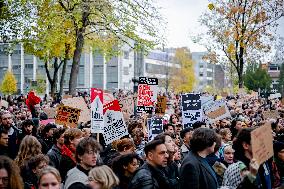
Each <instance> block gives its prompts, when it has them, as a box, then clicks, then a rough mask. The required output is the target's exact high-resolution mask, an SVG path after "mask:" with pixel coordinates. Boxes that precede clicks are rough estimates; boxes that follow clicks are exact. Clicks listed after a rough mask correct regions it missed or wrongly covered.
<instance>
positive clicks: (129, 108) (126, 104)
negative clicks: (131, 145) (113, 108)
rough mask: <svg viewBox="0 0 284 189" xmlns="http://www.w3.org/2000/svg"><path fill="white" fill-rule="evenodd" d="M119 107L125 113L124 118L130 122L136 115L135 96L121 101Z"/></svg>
mask: <svg viewBox="0 0 284 189" xmlns="http://www.w3.org/2000/svg"><path fill="white" fill-rule="evenodd" d="M119 106H120V109H121V111H122V113H123V117H124V118H125V119H126V120H128V119H129V118H130V116H131V115H133V114H134V100H133V96H132V95H130V96H127V97H125V98H122V99H120V100H119Z"/></svg>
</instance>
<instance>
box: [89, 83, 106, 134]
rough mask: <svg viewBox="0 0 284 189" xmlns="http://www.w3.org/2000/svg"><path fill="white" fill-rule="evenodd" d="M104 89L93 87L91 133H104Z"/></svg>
mask: <svg viewBox="0 0 284 189" xmlns="http://www.w3.org/2000/svg"><path fill="white" fill-rule="evenodd" d="M103 131H104V114H103V90H101V89H96V88H92V89H91V133H103Z"/></svg>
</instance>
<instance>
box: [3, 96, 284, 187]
mask: <svg viewBox="0 0 284 189" xmlns="http://www.w3.org/2000/svg"><path fill="white" fill-rule="evenodd" d="M129 94H130V92H124V91H118V92H116V93H114V96H115V97H116V98H120V97H125V96H128V95H129ZM79 95H81V96H83V97H84V99H85V101H86V103H87V104H88V105H89V104H90V103H89V95H88V94H87V93H80V94H79ZM166 96H167V99H168V100H167V109H166V113H165V115H156V116H161V117H163V132H162V133H160V134H159V135H157V136H155V138H154V139H153V140H149V134H148V133H149V132H148V131H147V121H146V120H147V119H145V117H151V116H153V115H145V114H142V115H139V114H138V115H135V116H134V115H132V116H131V118H130V119H129V120H128V121H127V122H126V124H127V128H128V133H129V135H127V136H125V137H123V138H121V139H120V140H116V141H114V142H112V143H111V144H110V145H106V144H105V143H104V140H103V136H102V135H96V134H92V133H91V129H90V126H91V124H90V122H87V123H79V124H78V127H77V128H65V127H61V126H59V125H56V124H55V123H47V124H43V123H44V120H48V117H47V115H46V113H44V112H43V108H44V107H55V106H56V105H57V104H59V103H60V101H61V98H60V97H56V98H54V99H52V100H51V99H49V98H47V96H45V97H44V98H43V99H40V98H39V97H38V96H37V95H36V94H35V93H34V92H33V91H32V92H30V93H29V94H28V95H27V96H24V95H20V96H17V97H12V96H8V97H5V98H3V99H5V100H6V101H7V102H8V107H1V111H0V188H1V189H22V188H25V189H37V188H38V189H45V188H49V189H50V188H53V189H59V188H64V189H75V188H76V189H81V188H82V189H85V188H88V189H175V188H176V189H178V188H180V189H215V188H244V189H247V188H250V189H254V188H258V189H260V188H267V189H271V188H284V187H283V186H284V118H283V114H284V112H283V109H284V105H283V104H281V100H280V99H273V100H268V99H262V98H252V97H250V96H245V95H244V96H239V95H236V96H230V97H227V98H225V101H226V102H227V106H228V108H229V110H230V114H231V116H230V117H228V118H225V119H221V120H218V121H216V122H215V123H211V124H208V123H206V122H201V121H197V122H195V123H194V124H193V125H192V127H188V128H184V126H183V124H182V113H181V108H180V96H179V95H175V94H168V95H166ZM0 102H1V101H0ZM271 110H278V111H279V112H280V114H279V117H277V118H274V119H265V118H264V116H263V113H264V111H271ZM267 123H269V124H271V132H272V133H273V137H274V141H273V149H274V156H273V157H272V158H271V159H269V160H267V161H266V162H265V163H263V164H261V165H259V164H258V163H257V161H256V160H255V159H254V158H253V156H252V147H251V132H252V131H253V130H254V129H255V128H257V127H261V126H263V125H264V124H267Z"/></svg>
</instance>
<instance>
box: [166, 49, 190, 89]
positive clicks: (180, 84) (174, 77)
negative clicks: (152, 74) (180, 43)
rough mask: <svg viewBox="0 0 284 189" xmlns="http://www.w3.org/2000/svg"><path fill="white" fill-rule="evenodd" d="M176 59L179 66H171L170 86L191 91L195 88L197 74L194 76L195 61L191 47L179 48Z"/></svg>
mask: <svg viewBox="0 0 284 189" xmlns="http://www.w3.org/2000/svg"><path fill="white" fill-rule="evenodd" d="M174 61H175V63H176V64H178V65H179V68H174V67H173V68H171V70H170V72H171V74H170V75H171V78H170V86H171V88H172V89H173V90H174V91H175V92H177V93H179V92H190V91H192V90H193V88H194V84H195V76H194V62H193V60H192V59H191V53H190V51H189V49H187V48H185V47H183V48H177V49H176V52H175V57H174Z"/></svg>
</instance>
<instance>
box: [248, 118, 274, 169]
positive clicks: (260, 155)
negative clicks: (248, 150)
mask: <svg viewBox="0 0 284 189" xmlns="http://www.w3.org/2000/svg"><path fill="white" fill-rule="evenodd" d="M251 146H252V154H253V158H254V159H256V161H257V162H258V164H259V165H261V164H262V163H264V162H265V161H267V160H268V159H269V158H271V157H272V156H273V136H272V131H271V126H270V124H268V123H267V124H265V125H264V126H261V127H259V128H257V129H255V130H253V131H252V132H251Z"/></svg>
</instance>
